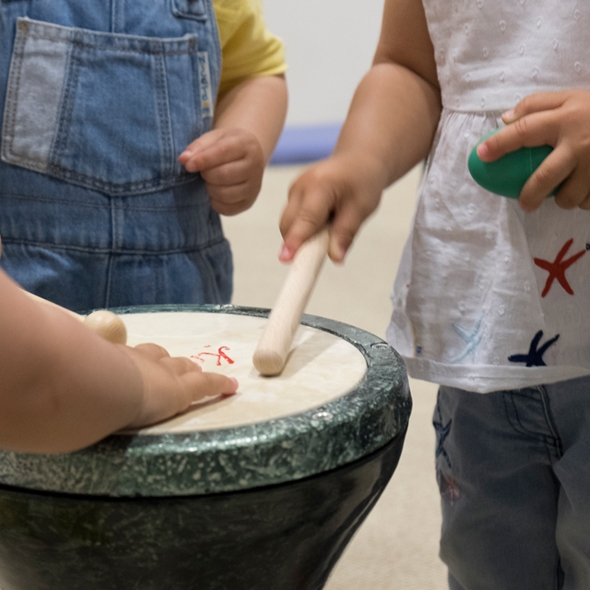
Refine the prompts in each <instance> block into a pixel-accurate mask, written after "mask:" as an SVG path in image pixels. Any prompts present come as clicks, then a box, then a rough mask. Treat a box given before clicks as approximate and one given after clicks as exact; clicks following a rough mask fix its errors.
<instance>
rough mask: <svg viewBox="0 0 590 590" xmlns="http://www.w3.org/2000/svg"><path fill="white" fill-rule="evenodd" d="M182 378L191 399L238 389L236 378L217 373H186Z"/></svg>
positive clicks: (226, 393) (224, 393) (234, 391)
mask: <svg viewBox="0 0 590 590" xmlns="http://www.w3.org/2000/svg"><path fill="white" fill-rule="evenodd" d="M183 380H184V382H185V385H186V386H187V387H188V389H189V391H190V394H191V396H192V400H193V401H198V400H200V399H203V398H204V397H209V396H214V397H215V396H218V395H233V394H234V393H236V391H237V390H238V382H237V380H236V379H234V378H233V377H226V376H225V375H220V374H218V373H199V374H195V373H187V374H186V375H184V376H183Z"/></svg>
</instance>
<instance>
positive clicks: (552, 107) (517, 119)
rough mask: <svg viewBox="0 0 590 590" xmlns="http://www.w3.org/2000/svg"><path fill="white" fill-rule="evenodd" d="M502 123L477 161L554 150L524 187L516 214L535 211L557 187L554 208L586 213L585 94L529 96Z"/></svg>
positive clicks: (589, 168)
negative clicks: (526, 149) (530, 150)
mask: <svg viewBox="0 0 590 590" xmlns="http://www.w3.org/2000/svg"><path fill="white" fill-rule="evenodd" d="M502 120H503V121H504V123H506V127H505V128H503V129H502V130H500V131H499V132H498V133H496V134H494V135H493V136H492V137H490V138H489V139H488V140H486V141H484V142H483V143H481V144H480V145H479V147H478V149H477V155H478V156H479V157H480V159H481V160H482V161H484V162H493V161H494V160H497V159H498V158H500V157H501V156H503V155H504V154H506V153H508V152H511V151H514V150H516V149H518V148H520V147H523V146H525V147H533V146H539V145H551V146H553V148H554V149H553V151H552V152H551V153H550V154H549V156H547V158H546V159H545V160H544V161H543V163H542V164H541V165H540V166H539V168H537V170H536V171H535V172H534V173H533V174H532V175H531V177H530V178H529V179H528V181H527V182H526V184H525V185H524V187H523V189H522V192H521V193H520V199H519V203H520V206H521V208H522V209H523V210H524V211H529V212H530V211H534V210H535V209H537V208H538V207H539V206H540V205H541V203H543V201H544V200H545V197H546V196H547V195H548V194H550V193H551V191H552V190H553V189H555V188H556V187H558V186H559V187H560V188H559V191H558V193H557V196H556V197H555V202H556V204H557V205H559V206H560V207H562V208H564V209H573V208H574V207H580V208H581V209H590V91H587V90H564V91H559V92H539V93H535V94H531V95H529V96H527V97H526V98H524V99H523V100H521V101H520V102H519V103H518V104H517V105H516V107H515V108H514V109H512V110H510V111H507V112H505V113H504V114H503V115H502Z"/></svg>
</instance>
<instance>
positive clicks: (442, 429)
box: [432, 410, 453, 467]
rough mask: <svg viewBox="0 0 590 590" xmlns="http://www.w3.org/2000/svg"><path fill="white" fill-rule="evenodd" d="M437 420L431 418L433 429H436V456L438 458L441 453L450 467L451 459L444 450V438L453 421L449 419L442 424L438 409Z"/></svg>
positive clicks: (447, 434)
mask: <svg viewBox="0 0 590 590" xmlns="http://www.w3.org/2000/svg"><path fill="white" fill-rule="evenodd" d="M438 416H439V420H433V421H432V424H433V426H434V429H435V430H436V439H437V444H436V458H437V459H438V458H439V457H440V456H441V455H442V456H443V457H444V458H445V459H446V461H447V464H448V466H449V467H451V459H450V458H449V455H448V453H447V451H446V450H445V446H444V445H445V440H446V439H447V437H448V436H449V434H450V432H451V424H452V423H453V421H452V420H449V421H448V422H447V423H446V424H444V425H443V423H442V416H441V413H440V410H438Z"/></svg>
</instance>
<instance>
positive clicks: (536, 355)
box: [508, 330, 559, 367]
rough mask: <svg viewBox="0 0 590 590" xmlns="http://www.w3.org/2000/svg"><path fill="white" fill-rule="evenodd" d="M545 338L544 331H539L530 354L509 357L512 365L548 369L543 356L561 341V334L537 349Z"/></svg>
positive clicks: (532, 343)
mask: <svg viewBox="0 0 590 590" xmlns="http://www.w3.org/2000/svg"><path fill="white" fill-rule="evenodd" d="M541 338H543V330H539V331H538V332H537V333H536V334H535V337H534V338H533V340H532V342H531V346H530V348H529V352H528V354H513V355H512V356H509V357H508V360H509V361H510V362H511V363H526V366H527V367H546V366H547V365H546V364H545V361H544V360H543V355H544V354H545V352H547V349H548V348H549V347H550V346H552V345H553V344H555V343H556V342H557V340H558V339H559V334H557V336H554V337H553V338H551V340H548V341H547V342H545V344H543V346H541V348H539V349H537V346H538V345H539V342H540V341H541Z"/></svg>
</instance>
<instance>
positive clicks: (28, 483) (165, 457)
mask: <svg viewBox="0 0 590 590" xmlns="http://www.w3.org/2000/svg"><path fill="white" fill-rule="evenodd" d="M112 311H114V312H115V313H117V314H119V315H126V314H137V313H161V312H174V313H177V312H191V313H225V314H231V315H244V316H249V317H260V318H265V317H268V314H269V313H270V310H269V309H266V308H258V307H246V306H234V305H193V304H171V305H145V306H132V307H131V306H130V307H118V308H112ZM301 324H303V325H305V326H309V327H311V328H315V329H318V330H323V331H325V332H328V333H331V334H333V335H335V336H337V337H339V338H341V339H343V340H345V341H346V342H348V343H349V344H351V345H352V346H354V347H355V348H356V349H357V350H359V352H361V354H362V355H363V357H364V359H365V361H366V363H367V371H366V373H365V375H364V376H363V378H362V379H361V381H360V382H359V383H358V384H357V385H356V386H355V387H354V388H353V389H351V390H350V391H349V392H347V393H346V394H344V395H343V396H341V397H338V398H336V399H334V400H332V401H330V402H328V403H326V404H324V405H322V406H319V407H315V408H312V409H310V410H306V411H304V412H301V413H298V414H292V415H289V416H286V417H282V418H276V419H273V420H270V421H265V422H260V423H256V424H249V425H243V426H238V427H232V428H231V429H218V430H213V431H200V432H194V433H166V434H148V435H144V436H142V437H139V436H134V435H133V434H114V435H111V436H109V437H107V438H105V439H104V440H102V441H100V442H98V443H96V444H95V445H92V446H91V447H89V448H87V449H83V450H81V451H76V452H74V453H66V454H62V455H36V454H29V453H14V452H9V451H0V483H3V484H5V485H12V486H16V487H19V488H26V489H33V490H40V491H47V492H51V491H54V492H60V493H71V494H84V495H107V496H116V497H119V496H123V497H124V496H138V495H139V496H143V497H158V496H184V495H187V496H188V495H201V494H212V493H221V492H230V491H238V490H245V489H253V488H258V487H264V486H268V485H275V484H280V483H285V482H288V481H291V480H298V479H303V478H305V477H309V476H312V475H316V474H319V473H323V472H326V471H330V470H332V469H335V468H338V467H341V466H343V465H346V464H348V463H352V462H353V461H355V460H357V459H360V458H362V457H364V456H366V455H368V454H370V453H372V452H374V451H376V450H377V449H379V448H380V447H382V446H384V445H385V444H387V443H388V442H389V441H390V440H392V439H393V438H395V437H396V436H398V435H399V434H401V433H403V432H405V430H406V428H407V424H408V420H409V416H410V412H411V406H412V401H411V396H410V391H409V385H408V379H407V375H406V371H405V365H404V363H403V360H402V359H401V357H400V355H399V354H398V353H397V352H396V351H395V350H394V349H393V348H392V347H391V346H390V345H389V344H387V343H386V342H385V341H384V340H382V339H381V338H379V337H378V336H375V335H374V334H371V333H369V332H367V331H365V330H363V329H361V328H356V327H354V326H351V325H349V324H345V323H343V322H340V321H337V320H332V319H328V318H323V317H320V316H315V315H309V314H304V315H303V316H302V318H301ZM369 388H370V390H371V396H370V398H369V397H368V396H367V395H366V394H367V391H368V389H369ZM367 400H370V401H367ZM310 425H311V426H312V428H310ZM227 430H231V431H232V433H233V435H232V437H230V438H229V439H228V438H227V437H226V438H223V437H222V436H220V434H219V433H226V432H227ZM317 433H321V434H322V435H323V438H318V437H317ZM252 439H257V440H258V444H257V446H256V447H255V448H253V446H252V444H251V440H252ZM279 445H280V448H281V449H284V451H285V452H284V453H283V454H282V455H280V456H277V453H276V449H277V447H278V446H279ZM199 448H200V449H201V450H204V449H206V450H207V455H206V460H207V461H208V463H207V465H205V464H204V462H203V456H202V455H201V454H200V453H199ZM310 450H311V451H314V452H310ZM187 469H188V470H192V476H190V477H186V475H184V476H183V472H184V470H187Z"/></svg>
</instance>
